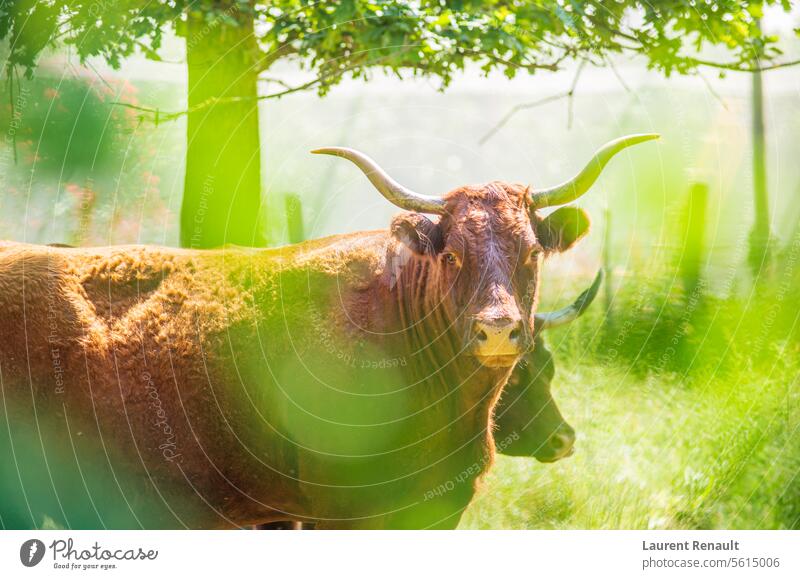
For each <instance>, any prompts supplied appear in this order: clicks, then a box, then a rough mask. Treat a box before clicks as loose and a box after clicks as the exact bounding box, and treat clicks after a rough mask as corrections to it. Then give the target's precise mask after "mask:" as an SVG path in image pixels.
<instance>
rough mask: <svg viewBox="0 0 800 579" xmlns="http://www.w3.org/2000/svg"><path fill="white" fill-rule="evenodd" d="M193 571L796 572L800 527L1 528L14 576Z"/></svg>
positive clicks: (3, 567)
mask: <svg viewBox="0 0 800 579" xmlns="http://www.w3.org/2000/svg"><path fill="white" fill-rule="evenodd" d="M191 571H198V572H201V573H202V576H203V577H219V578H221V579H228V578H230V577H232V576H233V574H244V573H248V574H253V573H255V574H257V575H259V576H267V577H276V576H278V575H283V576H286V577H288V576H296V577H326V578H331V577H334V578H335V577H346V578H347V579H355V578H359V577H365V578H370V579H373V578H375V577H380V578H384V577H398V578H399V577H402V578H403V579H408V577H409V574H412V575H411V576H412V577H437V576H438V577H459V578H461V577H480V578H481V579H485V578H486V577H515V578H522V577H554V576H567V577H577V576H593V577H594V576H598V575H599V576H607V575H608V576H614V577H648V576H652V577H669V576H676V577H678V576H680V577H684V576H696V577H726V578H728V577H734V578H735V577H743V578H744V577H748V578H749V577H775V578H778V577H795V578H796V577H800V531H455V532H391V531H374V532H347V531H343V532H332V531H329V532H325V531H304V532H298V531H295V532H288V531H183V532H180V531H3V532H0V576H2V577H49V576H59V577H73V576H74V577H77V576H85V575H86V576H92V577H115V578H117V577H118V578H122V577H135V578H136V579H141V577H142V576H148V575H149V576H157V577H167V576H170V574H171V573H186V572H191ZM298 573H299V574H298ZM512 573H513V575H511V574H512ZM565 573H566V575H564V574H565ZM291 574H295V575H291ZM555 574H558V575H555ZM612 574H613V575H612Z"/></svg>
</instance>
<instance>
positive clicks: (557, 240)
mask: <svg viewBox="0 0 800 579" xmlns="http://www.w3.org/2000/svg"><path fill="white" fill-rule="evenodd" d="M657 136H658V135H652V134H648V135H632V136H628V137H623V138H621V139H617V140H615V141H612V142H610V143H608V144H606V145H605V146H603V147H602V148H601V149H600V150H599V151H598V152H597V153H596V154H595V156H594V158H592V160H591V161H590V162H589V164H588V165H586V167H585V168H584V169H583V170H582V171H581V172H580V173H579V174H578V175H577V176H576V177H574V178H573V179H571V180H569V181H567V182H565V183H563V184H561V185H558V186H556V187H552V188H549V189H543V190H535V189H532V188H530V187H526V186H522V185H515V184H509V183H505V182H492V183H488V184H484V185H472V186H465V187H460V188H458V189H455V190H454V191H451V192H450V193H447V194H446V195H444V196H443V197H431V196H427V195H421V194H419V193H415V192H414V191H411V190H409V189H407V188H405V187H403V186H402V185H400V184H399V183H397V182H396V181H394V180H393V179H392V178H391V177H389V175H387V174H386V172H384V171H383V169H381V168H380V167H379V166H378V165H377V163H375V161H373V160H372V159H370V158H369V157H367V156H366V155H364V154H363V153H360V152H358V151H355V150H353V149H346V148H340V147H331V148H324V149H317V150H315V151H314V152H315V153H323V154H329V155H336V156H339V157H343V158H345V159H348V160H349V161H352V162H353V163H355V164H356V165H357V166H358V167H359V168H360V169H361V170H362V171H363V172H364V173H365V174H366V175H367V177H368V178H369V179H370V181H371V182H372V184H373V185H374V186H375V188H376V189H378V191H379V192H380V193H381V194H383V195H384V196H385V197H386V198H387V199H388V200H389V201H391V202H392V203H394V204H395V205H397V206H398V207H401V208H402V209H406V210H407V211H409V212H408V213H404V214H401V215H399V216H397V217H396V218H395V219H394V220H393V221H392V226H391V230H392V234H393V235H394V237H395V238H396V239H397V240H398V241H399V242H401V243H402V245H403V246H404V248H406V250H407V251H410V252H412V253H413V254H415V255H417V256H424V257H425V258H426V259H427V260H428V262H429V263H430V264H432V267H431V268H430V271H429V272H428V273H427V274H426V283H437V284H438V287H441V288H444V291H442V292H441V302H442V303H440V304H437V305H440V306H444V307H445V308H447V309H449V310H450V312H451V316H449V318H450V319H451V320H452V322H453V325H454V329H455V330H456V334H457V335H458V336H461V344H460V349H461V350H462V351H464V352H466V353H468V354H470V355H472V356H474V358H475V359H477V360H478V361H479V362H480V363H481V364H482V365H483V366H486V367H490V368H509V367H511V366H513V365H514V364H515V363H516V362H517V360H518V359H519V357H520V356H521V355H522V354H523V353H525V352H526V351H528V350H529V349H530V346H531V336H533V334H534V329H536V330H538V329H541V327H543V326H547V325H552V324H556V323H563V322H564V321H568V318H569V315H566V316H565V315H564V313H563V312H556V313H554V314H547V313H545V314H536V313H535V310H536V301H537V291H538V277H539V270H540V268H541V264H542V260H543V258H544V256H546V255H547V254H550V253H554V252H560V251H564V250H566V249H569V248H570V247H572V246H573V245H574V244H575V243H576V242H577V241H578V240H580V239H581V238H582V237H583V236H584V235H585V234H586V233H587V232H588V229H589V218H588V215H587V214H586V213H585V212H584V211H583V210H582V209H579V208H576V207H563V208H561V209H558V210H556V211H554V212H552V213H550V214H548V215H546V216H542V215H540V213H539V211H540V210H541V209H544V208H546V207H553V206H557V205H564V204H566V203H570V202H572V201H574V200H575V199H577V198H578V197H580V196H581V195H583V194H584V193H585V192H586V191H587V190H588V189H589V187H590V186H591V185H592V183H594V181H595V180H596V179H597V177H598V176H599V175H600V172H601V171H602V169H603V167H604V166H605V164H606V163H607V162H608V161H609V160H610V159H611V158H612V157H613V156H614V155H615V154H616V153H618V152H619V151H621V150H622V149H624V148H626V147H629V146H631V145H634V144H636V143H641V142H643V141H648V140H651V139H654V138H657ZM428 215H434V216H435V217H433V218H431V217H429V216H428Z"/></svg>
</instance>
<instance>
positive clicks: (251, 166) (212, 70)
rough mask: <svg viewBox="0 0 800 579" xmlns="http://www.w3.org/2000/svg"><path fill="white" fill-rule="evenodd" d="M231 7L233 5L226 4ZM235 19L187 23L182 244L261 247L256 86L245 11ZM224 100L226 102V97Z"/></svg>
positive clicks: (192, 16)
mask: <svg viewBox="0 0 800 579" xmlns="http://www.w3.org/2000/svg"><path fill="white" fill-rule="evenodd" d="M232 6H233V5H232ZM227 15H228V16H232V17H233V18H234V19H235V20H237V21H238V22H239V25H238V26H234V25H232V24H230V23H228V22H226V21H223V20H221V19H217V20H212V21H210V22H208V21H206V19H205V14H204V13H202V12H190V13H189V14H188V20H187V34H186V60H187V64H188V69H189V86H188V89H189V98H188V105H189V111H190V112H189V114H188V122H187V131H186V133H187V134H186V136H187V151H186V175H185V178H184V190H183V204H182V206H181V231H180V240H181V246H183V247H194V248H209V247H219V246H221V245H223V244H225V243H235V244H237V245H245V246H263V245H265V241H266V240H265V237H264V232H263V231H262V220H261V150H260V146H259V133H258V100H257V96H258V88H257V77H258V70H257V67H256V58H257V55H258V54H259V51H258V46H257V44H256V41H255V37H254V35H253V19H252V15H251V14H243V13H240V12H238V11H236V10H235V7H234V8H232V9H231V10H228V11H227ZM231 101H232V102H231Z"/></svg>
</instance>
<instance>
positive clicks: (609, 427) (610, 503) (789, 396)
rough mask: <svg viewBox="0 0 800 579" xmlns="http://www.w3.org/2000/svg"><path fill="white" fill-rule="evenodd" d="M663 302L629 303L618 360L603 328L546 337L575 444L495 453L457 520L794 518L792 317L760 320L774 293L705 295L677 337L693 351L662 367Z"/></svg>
mask: <svg viewBox="0 0 800 579" xmlns="http://www.w3.org/2000/svg"><path fill="white" fill-rule="evenodd" d="M621 299H622V300H623V301H624V300H625V296H624V295H623V296H621ZM663 300H664V302H665V303H664V304H663V305H664V306H665V307H656V308H654V309H655V310H657V311H660V312H661V313H660V314H659V315H655V314H654V316H653V317H650V318H648V317H647V315H645V314H643V313H642V312H635V311H634V312H633V314H634V315H635V316H637V317H636V320H637V325H636V328H635V329H636V331H635V332H634V331H632V332H631V335H632V336H633V337H627V338H626V341H628V340H630V341H631V342H632V343H631V344H629V345H628V348H627V349H626V348H625V347H620V348H619V352H620V354H619V355H618V356H617V358H616V359H615V360H614V362H613V363H609V358H608V355H607V353H608V349H607V348H608V341H607V340H608V338H604V335H603V333H602V332H601V333H599V334H597V335H596V336H595V337H594V339H593V340H589V339H587V338H586V336H587V332H586V331H585V330H581V329H578V330H577V331H576V332H575V334H574V337H571V336H566V337H565V336H564V335H563V334H556V335H554V336H553V338H554V339H552V340H551V343H557V344H558V346H557V348H556V350H557V352H556V366H557V369H558V370H557V372H556V377H555V379H554V385H553V390H554V396H555V397H556V400H557V402H558V403H559V405H560V406H561V408H562V410H563V413H564V416H565V417H566V418H567V420H568V421H569V422H570V423H571V424H572V425H573V426H574V427H575V428H576V430H577V432H578V443H577V450H576V453H575V455H574V456H572V457H571V458H568V459H565V460H563V461H562V462H559V463H556V464H552V465H547V464H539V463H537V462H536V461H534V460H533V459H521V458H508V457H498V460H497V463H496V464H495V466H494V467H493V469H492V471H491V472H490V474H489V475H488V476H487V477H486V479H485V480H484V483H483V485H482V487H481V489H480V491H479V493H478V496H477V498H476V500H475V501H474V503H473V504H472V505H471V506H470V508H469V510H468V511H467V513H466V514H465V516H464V519H463V520H462V523H461V527H462V528H513V529H526V528H528V529H534V528H535V529H663V528H667V529H675V528H686V529H709V528H742V529H775V528H779V529H780V528H795V529H796V528H800V407H798V401H800V388H798V377H799V376H800V361H798V356H797V353H798V348H797V343H796V341H795V340H793V339H783V340H782V339H780V337H781V336H780V334H783V337H784V338H787V336H789V335H790V334H791V330H792V324H790V323H786V320H785V319H784V323H776V324H772V325H771V326H770V327H769V328H767V329H766V330H763V328H765V327H766V326H765V325H764V322H763V315H762V313H761V312H763V311H764V310H763V308H764V307H765V306H766V305H767V304H769V303H771V302H774V297H773V298H772V299H771V298H770V296H769V295H765V296H763V297H762V298H761V299H759V300H758V301H756V302H752V303H750V304H749V307H748V308H745V307H744V306H743V305H742V304H741V303H740V302H738V301H735V300H729V301H726V302H719V301H716V302H715V301H713V300H711V301H710V304H709V305H708V306H707V307H708V308H710V309H711V310H714V311H716V314H717V315H716V316H713V315H708V312H703V313H698V315H697V317H696V318H695V319H693V321H692V323H691V324H690V327H689V328H688V331H687V332H686V333H685V336H684V335H683V334H682V338H681V341H680V344H679V351H682V352H683V353H684V354H689V355H682V356H680V357H676V358H675V359H674V360H671V361H670V363H669V364H666V365H664V364H662V365H661V366H659V365H658V363H657V360H658V356H657V355H655V354H654V352H659V351H664V348H665V344H668V343H670V341H671V337H670V336H672V335H673V333H672V332H673V331H674V324H673V322H674V320H673V319H672V318H671V317H670V315H669V309H670V308H671V307H672V306H671V305H670V303H667V302H669V298H666V297H664V298H663ZM657 305H659V306H660V305H661V304H657ZM675 306H676V309H679V308H677V304H675ZM785 309H786V311H787V312H790V311H791V312H794V314H793V316H792V317H796V316H797V308H796V307H794V306H792V305H790V304H788V303H787V304H786V308H785ZM786 317H787V316H784V318H786ZM712 320H713V321H712ZM582 323H585V324H592V323H598V320H597V319H595V320H594V321H592V320H588V321H583V322H582ZM665 327H666V328H667V330H665ZM643 336H649V338H646V339H645V338H643ZM715 336H717V337H715ZM719 336H724V337H725V338H724V339H722V338H719ZM642 340H645V341H642ZM759 340H761V341H759ZM723 343H724V344H727V347H722V344H723ZM758 344H762V345H761V346H758ZM748 351H749V352H750V354H751V355H749V356H748V355H747V352H748ZM665 368H666V369H665Z"/></svg>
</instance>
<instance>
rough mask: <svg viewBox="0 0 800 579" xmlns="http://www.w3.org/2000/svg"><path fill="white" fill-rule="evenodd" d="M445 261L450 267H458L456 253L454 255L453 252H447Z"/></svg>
mask: <svg viewBox="0 0 800 579" xmlns="http://www.w3.org/2000/svg"><path fill="white" fill-rule="evenodd" d="M444 260H445V262H446V263H447V264H449V265H458V264H459V260H458V256H457V255H456V254H455V253H453V252H452V251H448V252H446V253H445V254H444Z"/></svg>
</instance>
